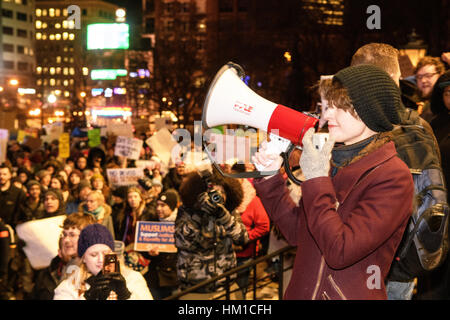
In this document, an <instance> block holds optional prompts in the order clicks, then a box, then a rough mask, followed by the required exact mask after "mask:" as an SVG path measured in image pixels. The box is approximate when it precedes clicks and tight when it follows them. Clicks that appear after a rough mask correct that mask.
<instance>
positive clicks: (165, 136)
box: [145, 128, 177, 166]
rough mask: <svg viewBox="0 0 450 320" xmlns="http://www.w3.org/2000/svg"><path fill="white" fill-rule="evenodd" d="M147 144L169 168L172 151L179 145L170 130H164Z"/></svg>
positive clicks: (152, 137)
mask: <svg viewBox="0 0 450 320" xmlns="http://www.w3.org/2000/svg"><path fill="white" fill-rule="evenodd" d="M145 142H146V143H147V144H148V145H149V146H150V148H152V150H153V152H154V153H155V154H156V155H157V156H158V158H159V159H161V162H163V163H164V164H165V165H166V166H168V165H169V163H170V159H171V157H172V149H173V147H175V146H176V145H177V142H176V141H175V139H174V138H173V136H172V134H171V133H170V132H169V130H167V129H166V128H163V129H161V130H159V131H158V132H156V133H155V134H154V135H153V136H151V137H150V138H148V139H147V140H146V141H145Z"/></svg>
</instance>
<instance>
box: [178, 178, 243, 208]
mask: <svg viewBox="0 0 450 320" xmlns="http://www.w3.org/2000/svg"><path fill="white" fill-rule="evenodd" d="M211 183H213V184H216V185H220V186H222V187H223V188H224V190H225V194H226V201H225V207H226V208H227V210H228V211H230V212H231V211H233V210H234V209H236V208H237V207H239V205H240V204H241V202H242V199H243V198H244V193H243V190H242V186H241V184H240V182H239V181H238V180H237V179H232V178H228V177H224V176H222V175H221V174H220V173H218V172H217V171H216V170H213V175H212V178H211ZM206 188H207V187H206V184H205V182H204V180H203V178H202V177H201V176H200V174H199V173H198V171H193V172H190V173H189V174H187V175H186V176H185V177H184V179H183V182H182V183H181V185H180V190H179V194H180V197H181V201H182V202H183V205H184V206H185V207H188V208H194V205H195V203H196V202H197V199H198V196H199V195H200V194H201V193H203V192H205V191H206Z"/></svg>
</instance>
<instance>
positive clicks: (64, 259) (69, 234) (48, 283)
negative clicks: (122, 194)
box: [32, 213, 96, 300]
mask: <svg viewBox="0 0 450 320" xmlns="http://www.w3.org/2000/svg"><path fill="white" fill-rule="evenodd" d="M94 223H96V221H95V218H94V217H93V216H92V215H90V214H81V213H74V214H71V215H69V216H68V217H67V218H66V219H65V220H64V222H63V226H62V228H63V231H62V233H61V238H60V239H59V243H58V255H57V256H55V257H54V258H53V259H52V261H51V262H50V265H49V266H48V267H47V268H44V269H41V270H38V271H37V272H36V276H35V281H34V282H35V285H34V288H33V294H32V299H33V300H53V296H54V294H55V289H56V287H57V286H58V285H59V284H60V283H61V282H62V280H64V279H65V277H67V274H66V273H70V272H72V269H73V266H75V265H77V264H78V262H79V261H78V251H77V250H78V238H79V235H80V232H81V230H83V228H84V227H86V226H88V225H90V224H94Z"/></svg>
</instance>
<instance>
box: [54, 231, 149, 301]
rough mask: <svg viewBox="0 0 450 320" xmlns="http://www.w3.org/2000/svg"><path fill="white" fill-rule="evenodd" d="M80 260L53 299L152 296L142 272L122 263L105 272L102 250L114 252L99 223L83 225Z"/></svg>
mask: <svg viewBox="0 0 450 320" xmlns="http://www.w3.org/2000/svg"><path fill="white" fill-rule="evenodd" d="M77 251H78V256H79V257H80V264H79V266H78V268H75V269H74V271H73V272H72V274H71V275H70V276H69V277H68V278H67V279H65V280H63V281H62V282H61V283H60V284H59V285H58V287H57V288H56V289H55V295H54V300H152V299H153V298H152V295H151V293H150V291H149V290H148V287H147V284H146V282H145V279H144V278H143V276H142V275H141V274H140V273H139V272H136V271H133V270H131V269H129V268H127V267H125V265H123V264H122V265H120V267H119V270H115V271H114V272H110V273H107V272H106V270H105V269H104V259H105V254H110V253H113V252H114V239H113V237H112V235H111V233H110V232H109V230H108V229H107V228H106V227H105V226H103V225H101V224H98V223H95V224H91V225H88V226H87V227H85V228H84V229H83V230H82V231H81V233H80V236H79V239H78V250H77Z"/></svg>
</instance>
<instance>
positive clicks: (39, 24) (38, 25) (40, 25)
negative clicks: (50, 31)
mask: <svg viewBox="0 0 450 320" xmlns="http://www.w3.org/2000/svg"><path fill="white" fill-rule="evenodd" d="M40 28H42V21H41V20H36V29H40Z"/></svg>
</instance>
